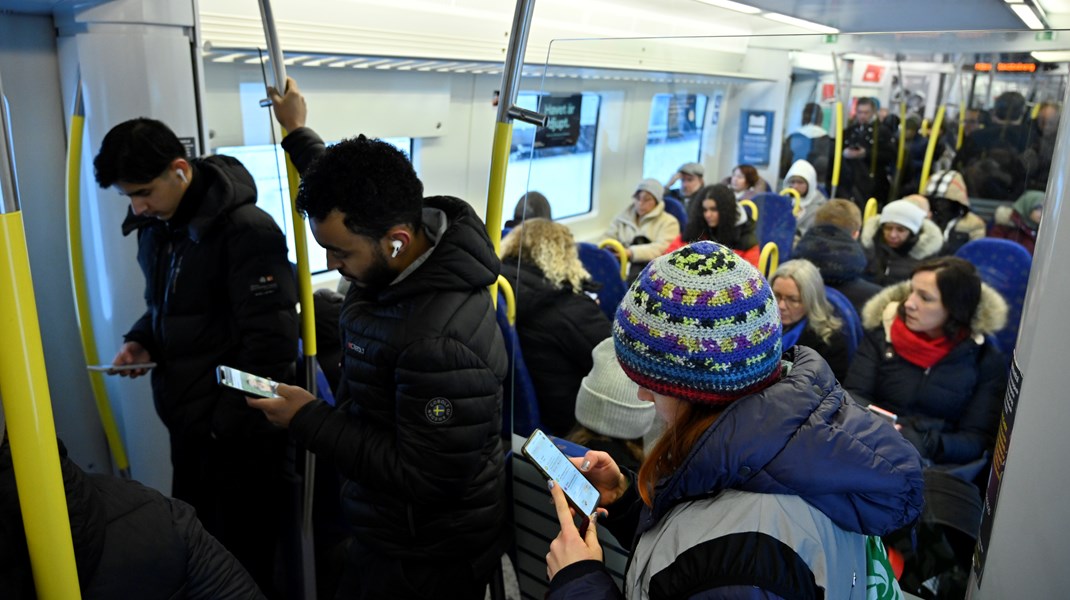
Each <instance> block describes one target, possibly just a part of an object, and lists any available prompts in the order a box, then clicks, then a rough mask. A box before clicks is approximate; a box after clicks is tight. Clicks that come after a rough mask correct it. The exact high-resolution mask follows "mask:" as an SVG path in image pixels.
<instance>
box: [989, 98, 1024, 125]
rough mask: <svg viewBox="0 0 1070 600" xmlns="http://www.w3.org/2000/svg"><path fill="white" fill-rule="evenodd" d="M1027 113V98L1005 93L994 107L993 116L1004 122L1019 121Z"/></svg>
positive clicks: (997, 99)
mask: <svg viewBox="0 0 1070 600" xmlns="http://www.w3.org/2000/svg"><path fill="white" fill-rule="evenodd" d="M1024 113H1025V96H1022V95H1021V94H1019V93H1018V92H1003V93H1002V94H1000V95H999V97H998V98H996V101H995V102H994V103H993V105H992V116H994V117H995V118H997V119H999V120H1000V121H1004V122H1011V121H1017V120H1019V119H1021V118H1022V115H1023V114H1024Z"/></svg>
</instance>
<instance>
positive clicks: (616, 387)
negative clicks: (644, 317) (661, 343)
mask: <svg viewBox="0 0 1070 600" xmlns="http://www.w3.org/2000/svg"><path fill="white" fill-rule="evenodd" d="M591 360H592V361H593V362H594V368H592V369H591V372H590V373H588V374H587V376H586V377H584V378H583V381H582V382H581V383H580V392H579V394H577V395H576V427H575V428H574V429H573V430H572V432H571V433H569V434H568V439H569V441H571V442H575V443H577V444H579V445H581V446H586V447H587V448H590V449H591V450H601V451H602V452H606V453H608V454H609V455H610V456H611V457H613V460H615V461H617V464H618V465H621V466H622V467H624V468H627V469H632V470H637V469H639V464H640V463H642V462H643V437H644V436H645V435H647V433H649V432H650V429H651V426H652V425H653V424H654V405H653V404H651V403H649V402H643V401H642V400H639V398H638V394H639V386H637V385H635V383H634V382H633V381H632V380H631V379H628V376H627V375H625V374H624V371H623V370H622V369H621V368H620V364H619V363H618V362H617V352H616V350H614V349H613V338H606V339H604V340H602V342H601V343H599V344H598V345H597V346H595V347H594V351H593V352H592V353H591Z"/></svg>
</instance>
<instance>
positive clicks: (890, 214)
mask: <svg viewBox="0 0 1070 600" xmlns="http://www.w3.org/2000/svg"><path fill="white" fill-rule="evenodd" d="M924 220H925V211H924V210H922V209H921V208H920V207H918V205H916V204H914V203H912V202H911V201H909V200H896V201H895V202H889V203H888V205H887V206H885V207H884V210H882V211H881V216H880V224H881V225H884V224H885V223H895V224H896V225H902V226H903V227H906V228H907V229H909V230H910V231H911V233H914V234H915V235H916V234H917V233H918V230H920V229H921V223H922V221H924Z"/></svg>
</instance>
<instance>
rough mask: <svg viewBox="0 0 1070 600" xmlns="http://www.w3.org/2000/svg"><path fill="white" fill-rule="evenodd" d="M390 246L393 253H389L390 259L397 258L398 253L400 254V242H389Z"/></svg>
mask: <svg viewBox="0 0 1070 600" xmlns="http://www.w3.org/2000/svg"><path fill="white" fill-rule="evenodd" d="M390 245H391V246H393V247H394V251H393V252H391V253H390V258H397V257H398V252H401V240H394V241H392V242H390Z"/></svg>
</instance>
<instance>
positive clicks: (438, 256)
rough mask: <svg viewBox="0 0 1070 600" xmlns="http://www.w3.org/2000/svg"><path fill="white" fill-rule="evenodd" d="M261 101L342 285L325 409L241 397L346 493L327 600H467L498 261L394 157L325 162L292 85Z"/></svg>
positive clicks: (493, 403) (499, 346)
mask: <svg viewBox="0 0 1070 600" xmlns="http://www.w3.org/2000/svg"><path fill="white" fill-rule="evenodd" d="M288 83H289V89H288V90H287V95H286V97H285V98H284V97H282V96H280V95H279V94H278V93H277V92H275V91H274V90H272V91H270V95H271V97H272V100H273V102H274V103H275V111H276V114H277V115H278V116H279V123H280V124H281V125H282V126H283V127H285V128H286V129H287V131H289V134H288V135H287V136H286V138H285V139H284V140H283V147H284V148H285V149H286V151H287V152H289V153H290V156H291V157H292V158H293V160H294V164H295V165H296V167H297V168H298V170H299V171H300V172H301V173H302V174H303V176H304V179H303V181H302V183H301V192H300V195H299V196H298V200H297V203H298V208H299V209H300V210H301V212H302V213H303V214H304V215H305V216H306V217H307V218H308V220H309V224H310V225H311V228H312V234H313V236H315V238H316V241H317V242H318V243H319V245H320V246H322V247H323V248H325V249H326V251H327V265H328V267H329V268H332V269H337V270H338V272H339V273H340V274H341V275H342V277H344V278H346V279H347V280H349V281H350V282H351V283H352V285H351V286H350V289H349V292H348V294H347V295H346V299H345V303H344V305H343V306H342V312H341V322H340V325H341V330H342V381H341V384H340V386H339V393H338V397H337V399H338V405H339V406H338V408H337V409H335V408H332V407H331V406H329V405H327V404H326V403H324V402H321V401H318V400H316V399H315V398H313V397H312V395H311V394H309V393H308V392H307V391H305V390H303V389H301V388H298V387H292V386H286V385H282V386H279V389H278V394H279V395H280V396H281V397H280V398H265V399H249V404H250V405H251V406H254V407H257V408H260V409H262V410H263V411H264V412H265V414H267V416H268V418H269V419H270V420H271V421H272V422H274V423H277V424H279V425H283V426H289V428H290V431H291V433H292V435H293V436H294V437H295V438H296V439H297V440H299V441H300V442H301V443H303V444H304V445H306V446H307V447H308V448H309V450H311V451H312V452H314V453H316V455H317V456H320V457H324V458H326V459H327V460H330V461H331V462H332V463H333V464H335V465H337V466H338V468H339V470H340V471H341V472H342V474H343V475H344V476H345V477H346V479H347V480H348V481H347V482H346V483H345V485H344V487H343V491H342V495H343V498H342V503H343V511H344V512H345V515H346V518H347V520H348V521H349V524H350V526H351V528H352V530H353V532H354V539H353V542H352V543H351V545H350V548H349V551H348V556H347V565H346V570H345V572H344V573H343V575H342V581H341V582H340V584H339V590H338V595H337V597H339V598H360V599H365V598H428V599H430V598H459V599H460V598H471V599H482V598H483V596H484V590H485V589H486V585H487V583H488V581H489V580H490V577H491V573H492V571H493V569H494V568H495V567H496V565H497V564H498V563H499V561H500V558H501V555H502V553H503V551H504V549H505V547H504V546H505V545H504V531H505V529H504V524H505V509H506V507H505V483H506V482H505V470H504V457H503V452H502V442H501V419H502V415H501V400H502V388H501V382H502V380H503V379H504V378H505V375H506V370H507V368H508V366H507V365H508V362H507V357H506V354H505V346H504V343H503V341H502V337H501V332H500V330H499V329H498V325H497V321H496V318H495V310H494V306H493V304H492V303H491V298H490V292H489V290H488V289H487V288H488V286H489V285H491V284H492V283H494V282H495V281H497V278H498V271H499V269H500V262H499V260H498V256H497V254H496V253H495V252H494V247H493V245H492V244H491V242H490V239H489V238H488V236H487V233H486V228H485V226H484V224H483V222H482V221H481V220H480V219H479V217H478V216H477V215H476V214H475V212H474V211H473V210H472V208H471V206H469V205H468V203H466V202H464V201H463V200H459V199H457V198H451V197H447V196H433V197H428V198H424V197H423V184H422V183H421V182H420V180H419V179H418V178H417V177H416V172H415V171H414V170H413V167H412V164H411V163H410V162H409V160H408V158H406V156H405V155H404V154H403V153H402V152H400V151H399V150H397V149H396V148H394V147H393V146H391V145H389V144H387V143H385V142H382V141H380V140H370V139H367V138H365V137H364V136H360V137H358V138H356V139H349V140H345V141H343V142H341V143H339V144H337V145H335V146H332V147H331V148H328V149H324V146H323V142H322V140H320V138H319V137H318V136H317V135H316V134H315V132H313V131H312V130H310V129H308V128H306V127H304V120H305V111H304V100H303V97H301V96H300V94H299V92H298V91H297V88H296V85H295V84H294V82H293V80H290V81H289V82H288Z"/></svg>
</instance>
